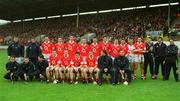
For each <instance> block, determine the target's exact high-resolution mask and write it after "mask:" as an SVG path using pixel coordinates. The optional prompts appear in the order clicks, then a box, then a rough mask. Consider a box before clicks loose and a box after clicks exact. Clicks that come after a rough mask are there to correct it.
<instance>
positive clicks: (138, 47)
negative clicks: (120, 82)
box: [133, 37, 146, 80]
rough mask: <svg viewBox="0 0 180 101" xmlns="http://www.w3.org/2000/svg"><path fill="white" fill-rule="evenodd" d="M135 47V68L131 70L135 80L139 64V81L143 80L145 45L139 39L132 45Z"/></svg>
mask: <svg viewBox="0 0 180 101" xmlns="http://www.w3.org/2000/svg"><path fill="white" fill-rule="evenodd" d="M134 46H135V50H134V52H135V67H134V69H133V72H134V78H133V79H136V73H137V68H138V64H140V69H141V79H142V80H145V78H144V52H145V50H146V47H145V43H143V42H142V39H141V38H140V37H139V38H138V39H137V42H136V43H135V44H134Z"/></svg>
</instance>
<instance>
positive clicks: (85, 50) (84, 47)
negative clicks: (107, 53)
mask: <svg viewBox="0 0 180 101" xmlns="http://www.w3.org/2000/svg"><path fill="white" fill-rule="evenodd" d="M78 50H79V52H80V56H81V57H82V58H83V59H84V58H86V57H87V56H88V53H89V45H88V44H87V42H86V39H85V38H83V39H82V43H81V44H80V45H79V48H78Z"/></svg>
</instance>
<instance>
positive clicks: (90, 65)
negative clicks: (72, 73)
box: [85, 50, 99, 84]
mask: <svg viewBox="0 0 180 101" xmlns="http://www.w3.org/2000/svg"><path fill="white" fill-rule="evenodd" d="M86 61H87V71H86V72H85V78H86V79H87V78H88V74H87V73H89V74H90V77H91V78H92V80H93V84H97V81H98V77H99V76H98V75H99V69H98V68H97V58H96V56H95V55H94V54H93V51H92V50H91V51H90V52H89V55H88V57H87V60H86ZM93 73H95V77H93Z"/></svg>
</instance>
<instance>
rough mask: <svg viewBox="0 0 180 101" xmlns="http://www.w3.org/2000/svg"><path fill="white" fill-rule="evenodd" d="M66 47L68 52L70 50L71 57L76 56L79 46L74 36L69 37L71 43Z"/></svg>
mask: <svg viewBox="0 0 180 101" xmlns="http://www.w3.org/2000/svg"><path fill="white" fill-rule="evenodd" d="M66 47H67V50H68V54H69V55H70V56H74V55H75V53H76V51H77V48H78V44H77V42H76V41H75V40H74V36H70V37H69V41H68V42H67V43H66Z"/></svg>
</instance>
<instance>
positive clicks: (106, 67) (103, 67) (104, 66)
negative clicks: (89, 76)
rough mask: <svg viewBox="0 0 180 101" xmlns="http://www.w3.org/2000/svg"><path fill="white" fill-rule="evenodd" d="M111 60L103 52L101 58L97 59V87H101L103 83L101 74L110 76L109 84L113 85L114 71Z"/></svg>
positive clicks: (103, 51)
mask: <svg viewBox="0 0 180 101" xmlns="http://www.w3.org/2000/svg"><path fill="white" fill-rule="evenodd" d="M112 61H113V60H112V58H111V57H110V56H108V55H107V53H106V51H105V50H102V51H101V56H100V57H99V58H98V68H99V81H98V84H99V86H101V85H102V82H103V74H104V73H105V74H106V75H107V74H110V75H111V83H112V84H113V85H114V84H115V73H116V71H115V69H114V68H113V62H112Z"/></svg>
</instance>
